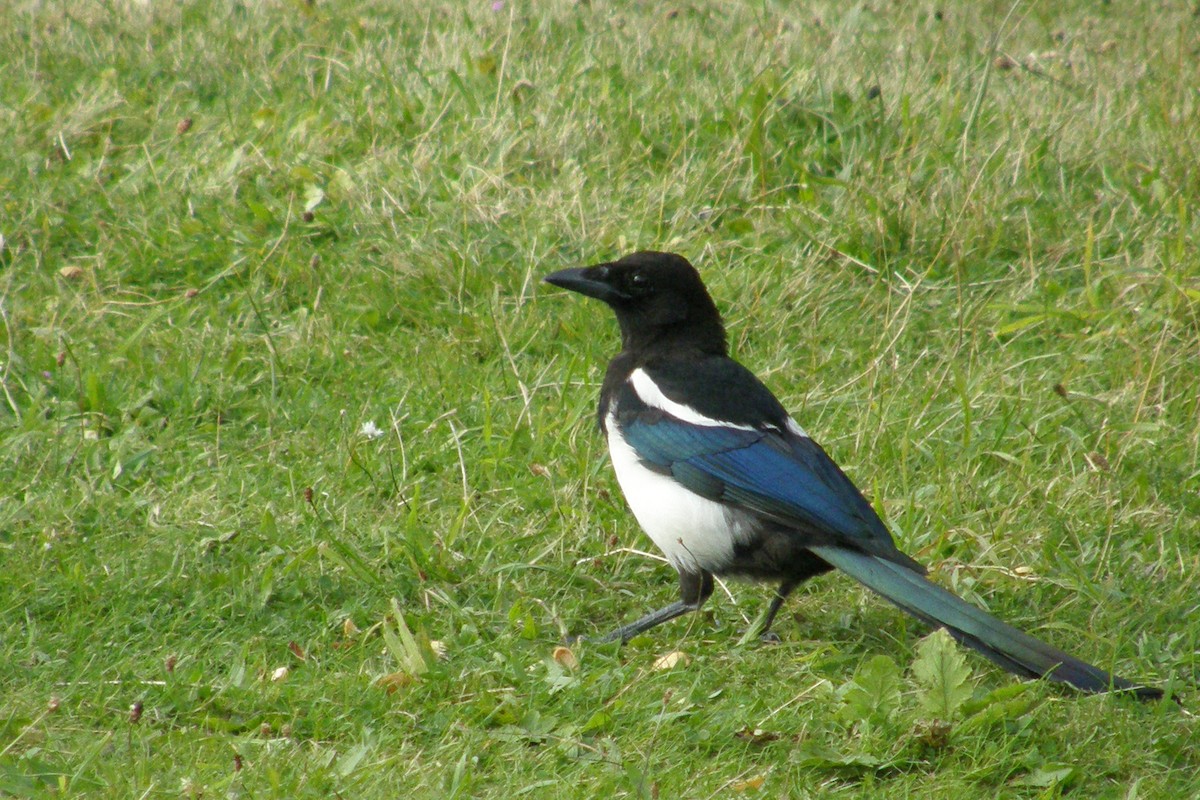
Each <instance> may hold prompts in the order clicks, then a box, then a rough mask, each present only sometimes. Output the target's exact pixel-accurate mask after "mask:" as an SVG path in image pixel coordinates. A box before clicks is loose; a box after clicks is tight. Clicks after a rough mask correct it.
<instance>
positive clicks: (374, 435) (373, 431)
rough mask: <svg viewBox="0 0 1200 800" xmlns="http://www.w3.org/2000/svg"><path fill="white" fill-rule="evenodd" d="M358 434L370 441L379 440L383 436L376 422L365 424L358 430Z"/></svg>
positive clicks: (371, 421)
mask: <svg viewBox="0 0 1200 800" xmlns="http://www.w3.org/2000/svg"><path fill="white" fill-rule="evenodd" d="M358 432H359V433H361V434H362V435H363V436H365V437H367V438H368V439H378V438H379V437H380V436H383V431H381V430H380V429H379V426H378V425H376V424H375V421H374V420H367V421H366V422H364V423H363V424H362V427H361V428H359V429H358Z"/></svg>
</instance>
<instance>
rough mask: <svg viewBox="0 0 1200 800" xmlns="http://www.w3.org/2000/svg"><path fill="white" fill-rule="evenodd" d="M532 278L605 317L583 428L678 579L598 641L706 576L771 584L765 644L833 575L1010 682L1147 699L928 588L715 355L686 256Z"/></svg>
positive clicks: (820, 463)
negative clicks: (598, 374)
mask: <svg viewBox="0 0 1200 800" xmlns="http://www.w3.org/2000/svg"><path fill="white" fill-rule="evenodd" d="M543 280H544V281H545V282H546V283H549V284H551V285H553V286H556V287H560V288H563V289H568V290H571V291H573V292H577V293H579V294H582V295H585V296H587V297H591V298H595V299H597V300H600V301H602V302H604V303H605V304H607V305H608V306H609V308H610V309H612V311H613V312H615V314H616V318H617V324H618V327H619V328H620V333H621V345H622V346H621V351H620V352H619V353H618V354H617V355H616V357H614V358H613V359H612V361H611V362H609V364H608V368H607V370H606V372H605V375H604V382H603V384H602V386H601V390H600V404H599V410H598V415H597V416H598V421H599V427H600V430H601V432H602V433H603V434H604V435H605V437H606V438H607V443H608V451H609V455H610V458H611V461H612V466H613V469H614V471H615V472H616V477H617V482H618V484H619V485H620V487H621V490H622V493H623V494H624V496H625V498H626V501H627V503H628V505H629V507H630V510H631V511H632V512H633V515H634V517H635V518H636V519H637V521H638V523H639V524H640V526H641V527H642V529H643V530H644V531H645V532H646V534H648V535H649V537H650V538H651V539H652V540H653V541H654V543H655V545H657V546H658V548H659V549H660V550H661V551H662V552H663V554H664V555H665V556H666V559H667V561H668V562H669V563H670V565H671V566H672V567H674V568H675V570H676V572H677V573H678V576H679V599H678V600H677V601H675V602H673V603H671V604H669V605H667V606H665V607H663V608H660V609H657V610H655V611H651V612H650V613H648V614H646V615H645V616H643V617H641V618H639V619H637V620H635V621H633V622H630V623H628V624H625V625H622V626H620V627H618V628H617V629H616V630H614V631H612V632H611V633H609V634H608V635H607V636H604V637H603V639H602V641H620V642H622V643H623V642H626V641H628V640H629V639H631V638H633V637H634V636H637V635H638V634H641V633H643V632H645V631H648V630H650V629H651V628H653V627H655V626H657V625H660V624H662V623H664V622H667V621H669V620H672V619H675V618H677V617H679V616H681V615H683V614H686V613H688V612H693V611H697V610H698V609H700V608H701V606H703V605H704V603H705V601H706V600H708V598H709V597H710V596H711V595H712V593H713V581H714V576H719V577H725V576H731V577H740V578H748V579H751V580H758V581H762V582H769V583H773V584H774V585H775V593H774V596H773V597H772V599H771V601H770V605H769V606H768V609H767V612H766V614H765V617H764V621H763V623H762V625H761V629H760V631H761V633H762V634H763V635H767V636H770V635H772V634H771V633H770V629H771V625H772V623H773V622H774V620H775V617H776V615H777V614H778V613H779V610H780V609H781V608H782V607H783V604H784V601H785V600H786V599H787V597H788V595H789V594H791V593H792V592H793V591H794V590H795V589H796V587H798V586H800V585H801V584H802V583H804V582H805V581H806V580H808V579H809V578H812V577H814V576H816V575H820V574H822V573H825V572H829V571H831V570H834V569H837V570H840V571H841V572H843V573H845V574H846V575H848V576H850V577H851V578H853V579H855V580H857V581H858V582H860V583H861V584H863V585H865V586H866V587H867V588H869V589H871V590H873V591H874V592H876V593H878V594H879V595H882V596H883V597H884V598H885V599H887V600H888V601H890V602H891V603H893V604H894V605H896V606H898V607H899V608H900V609H902V610H903V611H905V612H907V613H909V614H911V615H912V616H914V617H916V618H917V619H919V620H921V621H922V622H924V623H926V624H928V625H930V626H932V627H934V628H945V629H946V630H947V631H948V632H949V633H950V635H951V636H953V637H954V638H955V639H956V640H957V641H958V642H960V643H961V644H963V645H965V646H967V647H969V648H971V649H974V650H976V651H978V652H979V653H981V654H982V655H983V656H985V657H986V658H988V659H990V660H991V661H993V662H995V663H996V664H997V665H999V666H1000V667H1002V668H1004V669H1005V670H1008V671H1009V672H1012V673H1013V674H1015V675H1018V676H1021V677H1024V678H1029V679H1038V678H1044V679H1047V680H1049V681H1053V682H1057V683H1061V684H1067V685H1069V686H1072V687H1075V688H1076V689H1078V690H1081V691H1083V692H1093V693H1103V692H1123V693H1129V694H1133V695H1135V696H1136V697H1139V698H1142V699H1155V698H1159V697H1161V696H1162V695H1163V692H1162V691H1161V690H1160V689H1157V688H1153V687H1149V686H1144V685H1141V684H1139V683H1135V682H1132V681H1129V680H1126V679H1125V678H1121V677H1117V676H1115V675H1111V674H1109V673H1108V672H1105V671H1104V670H1102V669H1100V668H1099V667H1096V666H1093V665H1091V664H1088V663H1086V662H1084V661H1081V660H1080V659H1078V658H1076V657H1074V656H1072V655H1069V654H1067V653H1065V652H1063V651H1062V650H1059V649H1058V648H1056V647H1053V646H1051V645H1049V644H1046V643H1045V642H1042V641H1040V640H1038V639H1036V638H1034V637H1032V636H1030V635H1028V634H1026V633H1024V632H1022V631H1020V630H1018V629H1017V628H1014V627H1012V626H1011V625H1008V624H1007V623H1005V622H1002V621H1001V620H999V619H997V618H996V617H994V616H992V615H991V614H989V613H987V612H985V611H983V610H982V609H980V608H978V607H977V606H975V605H972V604H971V603H968V602H967V601H965V600H963V599H962V598H960V597H958V596H957V595H955V594H954V593H952V592H950V591H948V590H946V589H944V588H942V587H941V586H939V585H937V584H936V583H934V582H932V581H930V580H929V579H928V577H927V576H926V569H925V567H923V566H922V565H921V564H920V563H919V562H918V561H916V560H914V559H913V558H911V557H909V556H908V555H905V554H904V553H902V552H901V551H900V550H899V549H898V548H897V546H896V543H895V541H894V539H893V538H892V534H891V532H890V531H889V530H888V528H887V526H886V525H885V524H884V522H883V520H882V519H880V517H879V515H878V514H877V513H876V512H875V510H874V508H873V507H872V505H871V503H870V502H869V501H868V500H867V499H866V498H865V497H864V496H863V494H862V492H860V491H859V490H858V488H857V487H856V486H855V485H854V483H853V482H852V481H851V480H850V478H849V477H847V476H846V474H845V473H844V472H843V471H842V470H841V469H840V468H839V467H838V465H837V464H836V463H835V462H834V461H833V459H832V458H830V456H829V455H828V454H827V453H826V452H825V450H824V449H822V448H821V446H820V445H818V444H817V443H816V442H815V441H814V440H813V439H812V437H810V436H809V435H808V433H807V432H806V431H805V430H804V429H803V428H802V427H800V425H799V424H798V423H797V422H796V421H795V420H794V419H793V418H792V417H791V415H789V414H788V412H787V411H786V410H785V409H784V407H783V405H782V404H781V403H780V402H779V400H778V399H776V397H775V395H774V394H772V393H771V391H770V390H769V389H768V388H767V387H766V386H765V385H764V384H763V383H762V382H761V381H760V380H759V379H758V378H757V377H755V375H754V374H753V373H752V372H751V371H750V370H749V369H747V368H746V367H744V366H742V364H740V363H739V362H737V361H735V360H734V359H733V358H731V357H730V355H729V348H728V344H727V340H726V334H725V326H724V322H723V320H722V318H721V314H720V312H719V311H718V310H717V307H716V305H715V303H714V302H713V300H712V297H711V296H710V294H709V292H708V290H707V288H706V287H705V285H704V282H703V280H702V279H701V277H700V274H699V272H698V271H697V270H696V268H695V267H693V266H692V264H691V263H690V262H689V261H688V260H687V259H686V258H684V257H683V256H680V255H677V254H674V253H665V252H655V251H640V252H635V253H632V254H630V255H626V256H624V257H622V258H620V259H618V260H616V261H611V262H605V263H601V264H596V265H594V266H588V267H572V268H569V269H562V270H559V271H556V272H553V273H551V274H549V275H547V276H545V277H544V278H543Z"/></svg>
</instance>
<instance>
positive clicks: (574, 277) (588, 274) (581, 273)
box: [542, 264, 629, 303]
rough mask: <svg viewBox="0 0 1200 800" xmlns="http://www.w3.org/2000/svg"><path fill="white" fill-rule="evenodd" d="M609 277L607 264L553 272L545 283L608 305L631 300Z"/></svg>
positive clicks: (544, 279) (546, 278) (545, 279)
mask: <svg viewBox="0 0 1200 800" xmlns="http://www.w3.org/2000/svg"><path fill="white" fill-rule="evenodd" d="M607 275H608V265H607V264H597V265H596V266H594V267H573V268H571V269H560V270H559V271H558V272H552V273H550V274H549V275H547V276H546V277H544V278H542V280H543V281H545V282H546V283H549V284H553V285H554V286H561V287H562V288H564V289H570V290H571V291H572V292H579V293H580V294H582V295H587V296H588V297H594V298H596V299H597V300H603V301H604V302H606V303H614V302H619V301H621V300H628V299H629V298H628V297H627V296H626V295H625V294H624V293H623V292H620V291H618V290H617V289H616V287H614V286H613V285H612V284H610V283H609V282H608V281H607V280H605V278H606V277H607Z"/></svg>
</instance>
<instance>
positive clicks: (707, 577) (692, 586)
mask: <svg viewBox="0 0 1200 800" xmlns="http://www.w3.org/2000/svg"><path fill="white" fill-rule="evenodd" d="M712 593H713V577H712V574H711V573H708V572H699V573H694V572H680V573H679V599H678V600H676V601H675V602H674V603H671V605H669V606H666V607H664V608H660V609H658V610H657V611H651V612H650V613H649V614H647V615H646V616H644V617H642V618H641V619H637V620H634V621H633V622H631V623H629V624H628V625H622V626H621V627H619V628H617V629H616V630H615V631H613V632H611V633H609V634H608V635H607V636H605V637H603V638H602V639H601V640H600V641H602V642H614V641H618V640H619V641H621V642H628V641H629V640H630V639H632V638H633V637H634V636H637V635H638V634H639V633H644V632H645V631H648V630H650V629H651V628H653V627H655V626H656V625H661V624H662V623H664V622H667V621H668V620H672V619H675V618H676V617H679V616H682V615H684V614H686V613H688V612H689V611H697V610H699V608H700V606H702V605H704V601H705V600H707V599H708V598H709V597H710V596H711V595H712Z"/></svg>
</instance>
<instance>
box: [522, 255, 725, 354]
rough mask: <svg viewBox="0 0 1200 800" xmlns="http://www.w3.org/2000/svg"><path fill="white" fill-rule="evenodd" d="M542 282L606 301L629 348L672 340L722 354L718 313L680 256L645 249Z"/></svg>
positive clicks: (722, 331)
mask: <svg viewBox="0 0 1200 800" xmlns="http://www.w3.org/2000/svg"><path fill="white" fill-rule="evenodd" d="M543 280H545V281H546V283H550V284H553V285H555V286H561V287H562V288H564V289H570V290H571V291H573V292H579V293H580V294H583V295H587V296H588V297H594V298H596V299H597V300H603V301H604V302H605V303H607V304H608V306H609V307H610V308H611V309H612V310H613V311H614V312H615V313H616V315H617V322H618V323H619V324H620V326H621V337H622V339H623V340H624V345H625V348H626V349H627V350H629V349H636V348H647V347H652V346H654V345H656V344H663V345H666V344H670V346H672V347H676V348H678V347H681V346H686V347H695V348H697V349H699V350H701V351H702V352H706V353H716V354H720V355H724V354H725V352H726V346H725V329H724V326H723V325H722V324H721V314H720V312H718V311H717V307H716V305H714V304H713V301H712V298H711V297H710V296H709V294H708V290H707V289H705V288H704V282H703V281H702V280H700V274H699V273H698V272H696V268H695V267H693V266H692V265H691V264H690V263H688V260H687V259H686V258H684V257H683V256H679V255H675V254H674V253H658V252H653V251H644V252H639V253H633V254H631V255H627V256H625V257H624V258H622V259H619V260H617V261H612V262H608V263H605V264H596V265H595V266H591V267H577V268H573V269H564V270H560V271H558V272H555V273H552V274H550V275H547V276H546V277H545V278H543Z"/></svg>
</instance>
